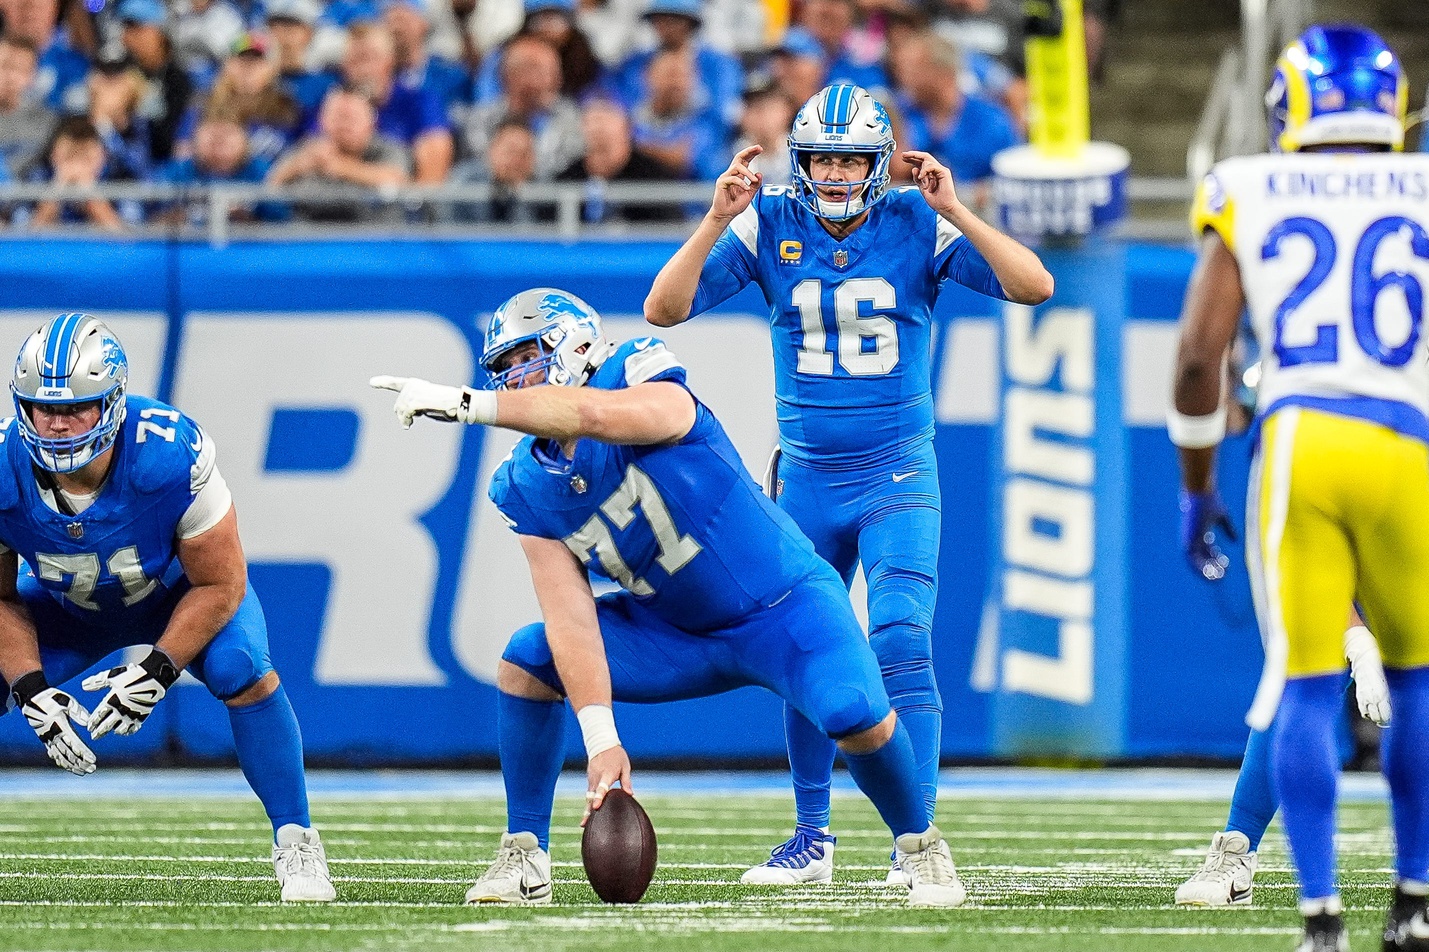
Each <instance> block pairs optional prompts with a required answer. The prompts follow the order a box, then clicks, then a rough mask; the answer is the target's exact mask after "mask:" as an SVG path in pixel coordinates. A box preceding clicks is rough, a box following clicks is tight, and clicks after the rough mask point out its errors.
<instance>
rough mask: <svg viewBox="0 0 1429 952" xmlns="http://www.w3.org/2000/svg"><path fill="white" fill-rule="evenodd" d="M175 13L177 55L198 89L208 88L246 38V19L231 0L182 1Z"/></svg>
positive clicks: (175, 53)
mask: <svg viewBox="0 0 1429 952" xmlns="http://www.w3.org/2000/svg"><path fill="white" fill-rule="evenodd" d="M175 10H176V12H177V16H176V17H175V19H174V26H173V30H172V32H171V33H170V35H171V36H172V37H173V41H174V56H175V58H176V59H177V60H178V61H179V65H180V66H182V67H183V68H184V69H186V70H188V72H189V75H190V76H192V77H193V78H194V81H195V83H196V84H197V85H198V86H200V87H202V88H207V87H208V86H209V84H210V83H212V82H213V79H214V77H215V76H217V75H218V67H219V65H220V64H221V63H222V62H223V60H224V59H225V58H226V57H227V56H228V51H229V49H230V48H231V47H232V46H233V44H234V43H235V42H236V41H237V40H238V38H239V37H240V36H242V35H243V30H244V27H243V16H242V14H240V13H239V12H238V8H237V7H235V6H233V5H232V4H231V3H229V2H228V0H179V2H178V3H177V4H175Z"/></svg>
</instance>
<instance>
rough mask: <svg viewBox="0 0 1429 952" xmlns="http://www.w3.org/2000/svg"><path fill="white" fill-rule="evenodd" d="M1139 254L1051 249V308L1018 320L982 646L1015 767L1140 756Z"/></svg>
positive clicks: (1047, 256)
mask: <svg viewBox="0 0 1429 952" xmlns="http://www.w3.org/2000/svg"><path fill="white" fill-rule="evenodd" d="M1125 258H1126V255H1125V250H1124V248H1123V247H1122V246H1121V244H1120V243H1119V242H1114V241H1108V240H1103V239H1098V238H1093V239H1089V240H1087V241H1085V242H1082V243H1079V245H1078V246H1077V247H1075V248H1053V249H1049V250H1045V251H1044V252H1043V260H1044V262H1045V263H1046V265H1047V267H1048V269H1049V270H1050V271H1051V272H1052V274H1053V276H1054V277H1055V278H1056V281H1057V291H1056V294H1055V295H1054V296H1053V298H1052V300H1051V301H1049V302H1048V303H1046V304H1044V305H1042V306H1040V307H1038V308H1036V309H1035V311H1034V309H1033V308H1030V307H1024V306H1021V305H1015V304H1010V305H1008V306H1007V307H1006V308H1005V310H1004V315H1003V327H1002V335H1001V336H1002V347H1001V358H1002V359H1001V404H1000V408H1001V411H1002V412H1001V414H1000V417H999V419H998V421H997V423H996V425H995V428H996V438H995V440H994V444H993V446H994V450H993V457H992V472H993V477H992V501H991V503H992V505H991V510H992V520H993V532H992V540H991V552H992V565H991V573H990V585H989V588H990V593H989V607H988V609H987V611H986V612H985V615H984V618H985V630H984V631H983V632H982V641H983V644H982V645H981V650H982V652H983V654H984V672H983V674H984V677H985V678H989V679H993V680H994V685H995V694H994V705H993V716H992V748H993V751H994V752H995V753H997V754H999V755H1002V756H1058V757H1108V756H1117V755H1120V754H1121V753H1122V752H1123V751H1124V750H1125V747H1126V731H1125V720H1126V691H1125V683H1126V674H1127V671H1126V585H1127V573H1128V569H1129V565H1128V562H1127V552H1126V521H1127V520H1126V512H1127V499H1126V489H1127V481H1126V467H1127V435H1126V427H1125V425H1124V414H1123V408H1122V325H1123V324H1124V322H1125V317H1126V313H1125V312H1126V307H1125V298H1126V283H1125V273H1126V261H1125ZM989 686H993V685H989Z"/></svg>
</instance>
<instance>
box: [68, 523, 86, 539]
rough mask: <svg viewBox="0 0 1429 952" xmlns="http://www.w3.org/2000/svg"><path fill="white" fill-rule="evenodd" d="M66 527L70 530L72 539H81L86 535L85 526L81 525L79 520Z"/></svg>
mask: <svg viewBox="0 0 1429 952" xmlns="http://www.w3.org/2000/svg"><path fill="white" fill-rule="evenodd" d="M65 528H66V529H68V530H69V537H70V538H71V539H79V538H83V536H84V526H82V525H80V524H79V523H78V522H71V523H70V524H69V525H68V526H66V527H65Z"/></svg>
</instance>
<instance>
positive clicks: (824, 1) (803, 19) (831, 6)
mask: <svg viewBox="0 0 1429 952" xmlns="http://www.w3.org/2000/svg"><path fill="white" fill-rule="evenodd" d="M857 20H858V0H804V5H803V8H802V9H801V10H800V12H799V25H800V26H802V27H803V28H804V29H806V30H808V31H809V35H810V36H812V37H813V38H814V39H815V40H817V41H818V43H819V46H820V47H822V48H823V51H824V61H825V62H826V63H828V64H829V65H828V71H827V72H826V73H825V74H824V82H823V85H825V86H827V85H829V84H830V83H853V84H854V85H856V86H862V87H863V88H864V89H867V90H868V91H869V92H871V93H874V94H877V93H878V91H880V90H883V89H887V88H888V76H887V75H886V74H885V73H884V72H883V67H882V66H881V65H880V64H879V62H878V59H879V56H880V54H881V53H882V49H881V48H880V46H879V45H878V44H876V43H873V42H870V41H869V40H868V38H867V37H866V36H864V35H863V34H860V33H859V32H858V31H857V30H855V29H854V26H855V24H856V22H857Z"/></svg>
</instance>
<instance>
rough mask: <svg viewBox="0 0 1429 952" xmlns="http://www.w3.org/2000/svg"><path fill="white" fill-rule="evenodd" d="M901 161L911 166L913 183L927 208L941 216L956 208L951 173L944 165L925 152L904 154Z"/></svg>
mask: <svg viewBox="0 0 1429 952" xmlns="http://www.w3.org/2000/svg"><path fill="white" fill-rule="evenodd" d="M903 161H904V162H907V163H908V164H909V165H911V166H913V181H914V182H916V183H917V184H918V191H920V192H922V193H923V201H925V202H927V203H928V207H929V208H931V209H933V211H935V212H939V213H941V214H951V213H952V212H953V211H954V210H955V209H956V208H957V207H958V195H957V192H955V191H954V190H953V173H952V172H951V171H950V170H949V169H948V167H947V166H946V165H944V164H943V163H941V162H939V161H938V160H937V159H935V158H933V156H931V155H930V154H928V153H927V152H914V151H909V152H904V153H903Z"/></svg>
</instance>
